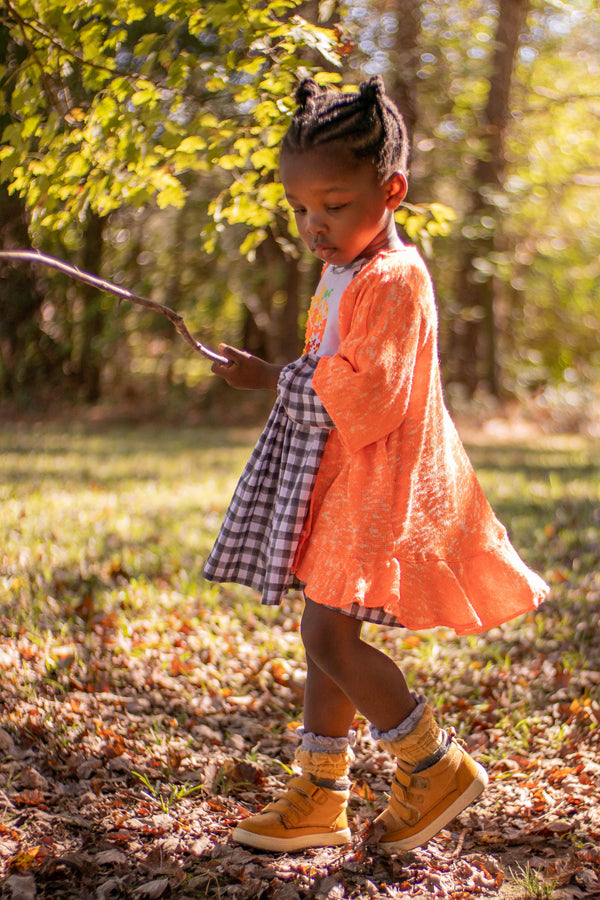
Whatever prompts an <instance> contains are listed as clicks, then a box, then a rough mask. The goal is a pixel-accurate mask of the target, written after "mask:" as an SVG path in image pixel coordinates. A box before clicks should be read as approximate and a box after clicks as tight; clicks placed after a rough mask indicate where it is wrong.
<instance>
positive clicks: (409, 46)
mask: <svg viewBox="0 0 600 900" xmlns="http://www.w3.org/2000/svg"><path fill="white" fill-rule="evenodd" d="M392 5H393V8H394V11H395V13H396V17H397V20H398V29H397V31H396V40H395V45H394V51H393V54H392V61H393V63H394V66H393V72H392V73H391V74H390V76H389V77H388V78H387V87H388V91H389V94H390V96H391V97H392V99H393V100H394V102H395V103H396V105H397V106H398V109H399V110H400V112H401V113H402V116H403V118H404V121H405V123H406V127H407V129H408V137H409V141H410V142H411V143H412V138H413V134H414V130H415V126H416V124H417V118H418V113H417V71H418V68H419V56H420V50H419V38H420V35H421V6H422V4H421V0H393V4H392Z"/></svg>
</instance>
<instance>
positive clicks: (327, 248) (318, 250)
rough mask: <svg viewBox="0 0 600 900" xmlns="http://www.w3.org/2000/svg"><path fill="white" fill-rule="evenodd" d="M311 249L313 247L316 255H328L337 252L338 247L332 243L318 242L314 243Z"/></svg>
mask: <svg viewBox="0 0 600 900" xmlns="http://www.w3.org/2000/svg"><path fill="white" fill-rule="evenodd" d="M310 249H311V251H312V253H314V254H315V256H327V257H328V256H331V255H332V253H335V249H336V248H335V247H332V246H331V244H322V243H318V244H313V246H312V247H311V248H310Z"/></svg>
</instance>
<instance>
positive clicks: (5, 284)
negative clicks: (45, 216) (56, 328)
mask: <svg viewBox="0 0 600 900" xmlns="http://www.w3.org/2000/svg"><path fill="white" fill-rule="evenodd" d="M28 246H29V235H28V231H27V214H26V210H25V204H24V203H23V201H22V200H21V198H20V197H17V196H15V195H13V196H9V194H8V192H7V190H6V188H5V187H4V185H0V247H2V248H3V249H5V250H17V249H22V248H23V247H28ZM43 300H44V296H43V294H42V292H41V291H40V289H39V285H38V283H37V281H36V277H35V274H34V271H33V267H32V266H30V265H23V264H22V263H11V262H2V263H1V264H0V310H2V314H1V316H0V393H6V394H15V393H16V392H17V391H18V390H19V388H23V387H25V388H26V387H28V385H27V381H28V378H29V377H32V378H35V376H36V375H38V374H39V369H40V360H41V356H40V355H39V354H38V353H37V352H36V349H35V347H36V345H37V344H39V340H40V335H41V332H40V330H39V326H38V320H37V316H38V313H39V309H40V307H41V305H42V303H43ZM31 357H33V360H34V362H33V364H32V366H31V370H30V369H29V366H28V360H29V359H30V358H31Z"/></svg>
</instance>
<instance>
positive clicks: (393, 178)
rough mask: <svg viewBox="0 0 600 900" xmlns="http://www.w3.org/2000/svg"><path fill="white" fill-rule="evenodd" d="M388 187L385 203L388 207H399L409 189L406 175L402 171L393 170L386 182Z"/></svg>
mask: <svg viewBox="0 0 600 900" xmlns="http://www.w3.org/2000/svg"><path fill="white" fill-rule="evenodd" d="M384 187H385V189H386V199H385V205H386V206H387V208H388V209H398V207H399V206H400V204H401V203H402V201H403V200H404V198H405V197H406V192H407V190H408V182H407V180H406V176H405V175H403V174H402V172H393V173H392V174H391V175H390V177H389V178H388V180H387V181H386V182H385V183H384Z"/></svg>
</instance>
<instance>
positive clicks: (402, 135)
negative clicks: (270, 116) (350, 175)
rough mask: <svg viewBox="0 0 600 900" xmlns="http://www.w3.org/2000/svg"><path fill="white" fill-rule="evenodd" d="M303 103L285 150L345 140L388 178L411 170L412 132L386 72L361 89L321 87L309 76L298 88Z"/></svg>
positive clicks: (296, 95)
mask: <svg viewBox="0 0 600 900" xmlns="http://www.w3.org/2000/svg"><path fill="white" fill-rule="evenodd" d="M295 100H296V103H297V105H298V108H297V109H296V112H295V113H294V116H293V118H292V122H291V124H290V127H289V129H288V131H287V132H286V134H285V137H284V139H283V143H282V150H289V151H291V152H296V153H297V152H298V151H301V150H309V149H313V148H315V147H318V146H320V145H322V144H326V143H328V142H330V141H343V143H344V146H345V147H347V148H348V149H349V150H351V152H352V153H353V154H354V155H355V157H356V158H357V159H361V160H370V161H371V162H372V163H373V165H374V166H375V168H376V170H377V172H378V174H379V177H380V178H381V180H382V181H384V180H385V179H386V178H388V177H389V176H390V175H391V174H392V172H395V171H400V172H402V173H403V174H405V175H406V174H407V169H408V132H407V130H406V125H405V124H404V120H403V118H402V116H401V114H400V112H399V110H398V108H397V107H396V105H395V104H394V103H393V102H392V101H391V100H390V98H389V97H388V96H387V94H386V91H385V86H384V83H383V79H382V78H381V75H376V76H375V77H374V78H370V79H369V81H365V82H363V83H362V84H361V85H360V87H359V89H358V91H357V92H353V93H343V92H342V91H339V90H335V89H329V90H324V91H323V90H321V88H320V87H319V85H318V84H317V82H316V81H314V79H312V78H305V79H304V80H303V81H302V82H301V83H300V85H299V86H298V88H297V90H296V93H295Z"/></svg>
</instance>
